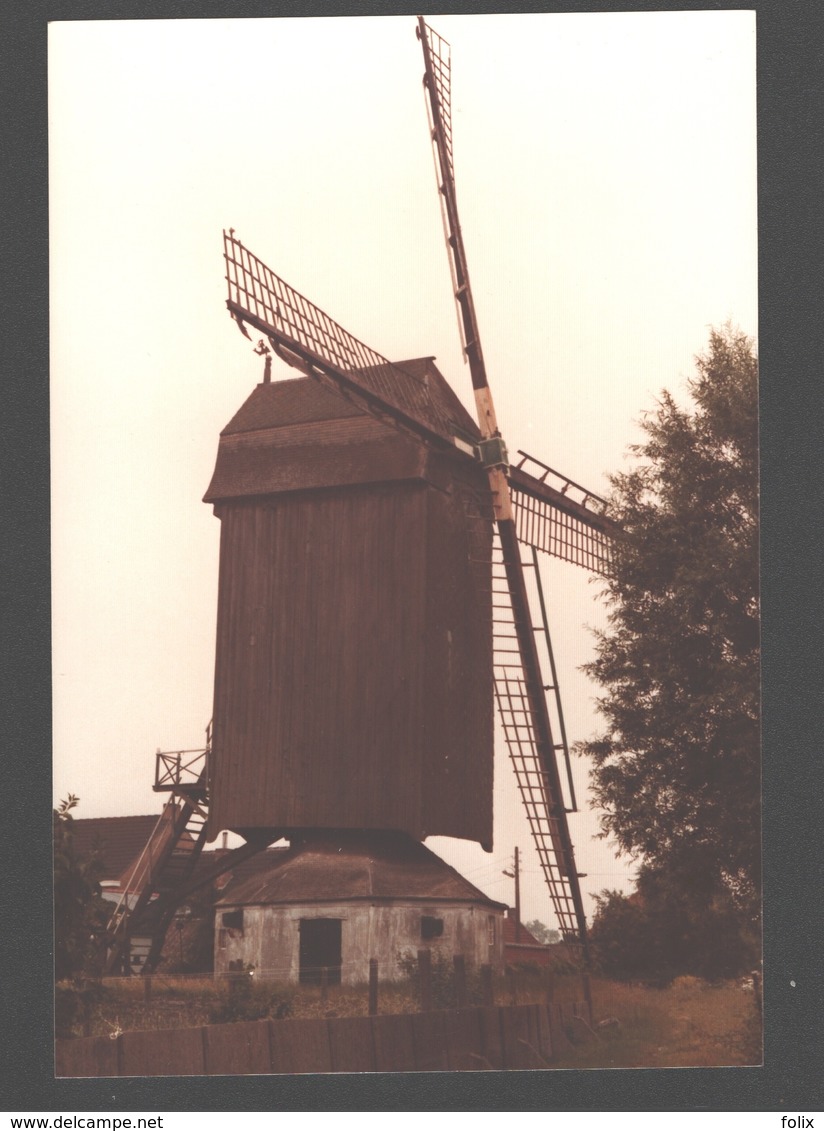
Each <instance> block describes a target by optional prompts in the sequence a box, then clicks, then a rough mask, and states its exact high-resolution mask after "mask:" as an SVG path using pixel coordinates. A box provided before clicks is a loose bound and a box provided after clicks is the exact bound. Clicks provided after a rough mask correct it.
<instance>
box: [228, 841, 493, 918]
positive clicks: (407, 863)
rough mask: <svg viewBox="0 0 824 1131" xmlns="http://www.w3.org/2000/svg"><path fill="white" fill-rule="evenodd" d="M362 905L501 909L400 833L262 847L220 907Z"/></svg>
mask: <svg viewBox="0 0 824 1131" xmlns="http://www.w3.org/2000/svg"><path fill="white" fill-rule="evenodd" d="M359 899H393V900H394V899H408V900H415V901H425V902H438V901H443V902H450V903H453V902H456V901H457V902H464V903H483V904H484V905H486V906H488V907H493V908H497V909H503V907H504V906H505V905H504V904H501V903H496V902H495V901H494V900H491V899H490V898H489V897H488V896H486V895H484V893H483V892H482V891H480V890H479V889H478V888H476V887H475V886H474V885H473V884H471V883H470V882H469V881H468V880H466V879H464V877H463V876H461V875H460V874H459V873H458V872H456V871H455V869H454V868H451V867H450V866H449V865H448V864H446V863H445V862H444V861H443V860H441V858H440V857H439V856H436V855H435V853H434V852H431V851H430V850H429V849H428V848H426V847H425V846H424V845H423V844H421V843H420V842H419V841H416V840H414V839H413V838H412V837H409V836H406V835H405V834H403V833H368V834H367V833H349V832H342V833H337V834H336V833H330V834H328V835H326V834H321V835H318V836H317V837H313V838H312V839H307V840H305V841H303V842H301V843H293V845H292V846H291V847H290V848H288V849H284V848H280V849H278V848H275V849H267V850H266V851H265V852H263V853H261V854H260V855H259V856H256V857H252V858H251V859H250V860H247V861H246V862H245V863H243V864H241V865H239V866H238V867H237V868H236V869H235V870H234V872H233V874H232V877H231V879H230V880H229V882H228V883H227V884H226V886H225V888H224V889H223V892H222V894H221V897H220V899H219V900H218V905H223V906H237V905H239V904H242V905H246V906H248V905H256V904H285V903H286V904H288V903H309V902H320V901H334V902H335V903H338V902H341V901H348V900H359Z"/></svg>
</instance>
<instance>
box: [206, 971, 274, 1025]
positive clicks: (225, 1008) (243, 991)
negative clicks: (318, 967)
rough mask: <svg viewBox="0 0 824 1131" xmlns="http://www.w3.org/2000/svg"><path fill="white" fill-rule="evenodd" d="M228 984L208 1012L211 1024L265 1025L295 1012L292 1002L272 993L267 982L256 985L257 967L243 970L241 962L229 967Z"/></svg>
mask: <svg viewBox="0 0 824 1131" xmlns="http://www.w3.org/2000/svg"><path fill="white" fill-rule="evenodd" d="M230 971H231V972H230V974H229V981H228V983H227V985H226V988H225V989H223V990H221V991H220V993H219V994H218V996H217V1000H216V1002H215V1004H214V1005H213V1006H212V1008H211V1009H210V1010H209V1022H210V1024H221V1023H223V1022H226V1021H262V1020H263V1019H264V1018H267V1017H275V1018H278V1019H280V1018H283V1017H288V1016H289V1015H290V1014H291V1012H292V1003H291V1000H290V999H289V998H288V997H287V998H284V997H283V995H282V994H280V993H276V992H273V988H272V986H271V985H268V984H267V983H266V982H256V981H255V978H254V974H255V968H254V966H244V965H243V964H242V963H241V962H240V961H238V962H233V963H231V964H230Z"/></svg>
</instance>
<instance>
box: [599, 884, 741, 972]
mask: <svg viewBox="0 0 824 1131" xmlns="http://www.w3.org/2000/svg"><path fill="white" fill-rule="evenodd" d="M683 868H684V869H685V870H679V868H678V867H672V868H670V867H667V868H652V867H650V866H649V865H646V864H643V865H641V868H640V870H639V874H638V881H637V888H636V891H635V892H633V893H632V895H629V896H626V895H624V894H623V893H621V892H618V891H603V892H601V894H600V896H596V897H595V898H596V905H597V907H596V912H595V917H594V919H593V923H592V928H591V930H590V944H591V946H592V950H593V953H594V956H595V961H596V964H597V967H598V969H599V970H600V971H601V973H603V974H604V975H605V976H606V977H608V978H615V979H617V980H619V981H646V982H653V983H655V984H659V985H663V984H666V983H667V982H669V981H671V980H672V979H673V978H674V977H676V976H678V975H680V974H692V975H694V976H695V977H699V978H706V979H708V980H710V981H715V980H718V979H724V978H732V977H734V976H735V975H736V974H739V973H741V972H742V971H743V970H747V969H751V968H752V967H753V966H754V965H756V964H757V961H758V953H759V936H758V929H757V922H755V921H751V920H750V921H748V920H747V918H746V917H745V916H742V913H741V910H740V908H739V907H738V906H737V905H736V902H735V900H734V898H733V896H732V894H731V892H730V891H729V890H727V889H724V888H722V887H720V886H719V885H718V884H717V883H716V882H714V881H713V880H712V878H711V872H710V870H707V871H706V872H703V873H702V871H701V868H700V864H699V863H698V862H692V864H691V865H684V866H683Z"/></svg>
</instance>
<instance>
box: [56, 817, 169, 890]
mask: <svg viewBox="0 0 824 1131" xmlns="http://www.w3.org/2000/svg"><path fill="white" fill-rule="evenodd" d="M159 819H160V814H159V813H150V814H147V815H145V816H140V817H82V818H79V817H76V818H75V819H74V821H73V829H74V848H75V853H76V854H77V855H78V856H91V854H92V852H94V851H95V850H97V851H98V854H99V856H100V858H101V860H102V861H103V877H102V878H103V879H104V880H118V879H120V877H121V876H122V875H123V873H124V872H125V871H126V869H127V868H128V867H129V866H130V865H131V864H132V863H133V862H134V861H135V860H136V859H137V857H138V855H139V854H140V853H141V852H142V851H143V849H144V848H145V847H146V845H147V844H148V842H149V837H150V836H151V834H152V831H153V829H154V827H155V825H156V824H157V822H158V821H159Z"/></svg>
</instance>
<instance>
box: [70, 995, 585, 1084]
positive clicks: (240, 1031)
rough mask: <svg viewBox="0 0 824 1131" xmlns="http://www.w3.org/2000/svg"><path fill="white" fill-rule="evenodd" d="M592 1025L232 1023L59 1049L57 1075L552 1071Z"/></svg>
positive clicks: (366, 1020) (566, 1010) (565, 1016)
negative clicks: (557, 1059)
mask: <svg viewBox="0 0 824 1131" xmlns="http://www.w3.org/2000/svg"><path fill="white" fill-rule="evenodd" d="M591 1025H592V1015H591V1011H590V1006H589V1003H588V1002H585V1001H584V1002H578V1003H575V1004H562V1003H557V1002H552V1003H549V1004H546V1005H500V1006H494V1005H493V1006H472V1007H466V1008H463V1009H445V1010H432V1011H428V1012H423V1013H403V1014H380V1015H377V1016H371V1017H332V1018H310V1019H306V1020H288V1019H287V1020H283V1021H238V1022H234V1023H232V1024H226V1025H206V1026H203V1027H201V1028H198V1029H155V1030H146V1031H136V1032H129V1033H121V1034H120V1035H119V1036H118V1037H116V1038H114V1039H112V1038H109V1037H78V1038H74V1039H65V1040H58V1041H57V1047H56V1075H57V1076H58V1077H86V1076H227V1075H244V1076H246V1075H252V1074H269V1073H304V1072H443V1071H447V1072H448V1071H459V1072H462V1071H472V1070H475V1071H478V1070H481V1071H483V1070H489V1069H493V1070H504V1071H507V1070H512V1069H529V1068H548V1067H551V1063H552V1059H553V1057H554V1056H557V1055H558V1054H559V1053H560V1052H561V1051H563V1050H564V1049H565V1048H568V1047H569V1042H570V1040H573V1039H575V1036H576V1030H578V1031H583V1032H585V1031H586V1030H588V1029H590V1027H591Z"/></svg>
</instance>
